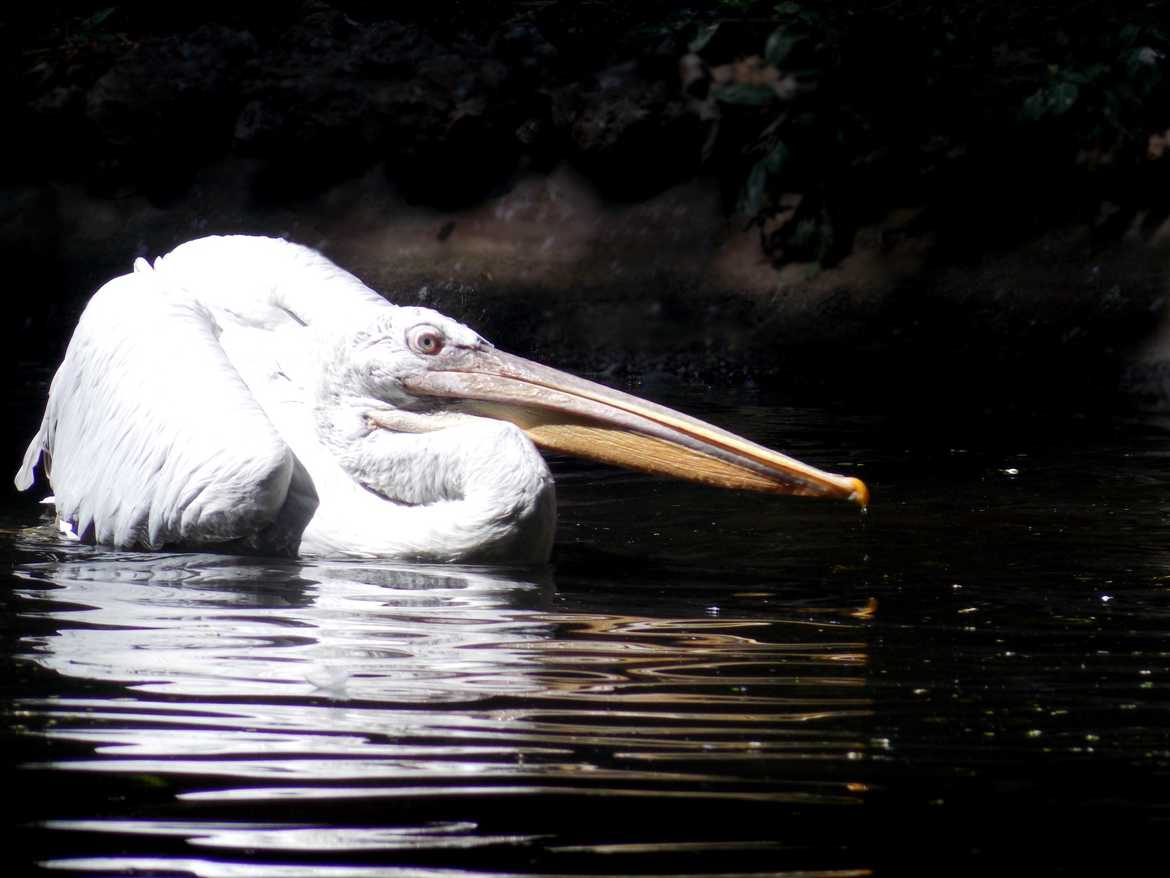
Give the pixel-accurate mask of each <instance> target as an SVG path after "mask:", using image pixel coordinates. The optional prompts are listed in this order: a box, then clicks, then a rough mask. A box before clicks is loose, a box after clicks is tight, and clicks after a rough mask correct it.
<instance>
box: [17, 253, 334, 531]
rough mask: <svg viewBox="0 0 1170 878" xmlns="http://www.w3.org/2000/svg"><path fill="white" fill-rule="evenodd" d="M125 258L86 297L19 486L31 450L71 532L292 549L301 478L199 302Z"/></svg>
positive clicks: (305, 506)
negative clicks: (121, 267)
mask: <svg viewBox="0 0 1170 878" xmlns="http://www.w3.org/2000/svg"><path fill="white" fill-rule="evenodd" d="M136 269H137V270H136V271H135V272H134V273H133V274H129V275H125V276H123V277H119V278H116V279H115V280H112V281H110V282H109V283H108V284H106V285H105V286H104V287H102V288H101V289H100V290H99V291H98V292H97V293H96V294H95V295H94V297H93V298H92V299H91V300H90V303H89V305H88V306H87V307H86V309H85V312H84V314H83V315H82V317H81V320H80V322H79V323H78V326H77V329H76V331H75V332H74V335H73V338H72V340H71V341H70V344H69V349H68V351H67V352H66V355H65V359H64V361H63V362H62V363H61V366H60V368H59V369H58V371H57V374H56V376H55V377H54V379H53V383H52V387H51V389H50V391H49V401H48V405H47V407H46V410H45V417H44V421H43V422H42V424H41V428H40V431H39V432H38V433H37V435H36V437H35V438H34V439H33V441H32V444H31V445H30V446H29V449H28V452H27V453H26V455H25V459H24V465H23V466H22V467H21V469H20V472H19V473H18V475H17V477H16V484H17V487H19V488H21V489H24V488H27V487H29V486H30V485H31V484H32V481H33V470H34V467H35V466H36V464H37V461H38V459H39V458H41V456H42V453H43V454H44V458H45V460H44V466H43V469H44V471H45V473H46V474H47V475H48V476H49V481H50V483H51V484H52V487H53V493H54V496H55V503H56V506H57V513H58V517H59V518H60V519H61V521H62V522H66V523H68V524H70V525H72V527H73V528H74V530H75V532H76V533H77V535H78V536H79V537H81V538H82V539H93V540H94V541H96V542H99V543H103V544H107V545H114V546H119V547H124V548H134V547H139V548H159V547H161V546H169V545H192V544H209V543H210V544H214V543H224V542H229V541H239V545H240V546H241V547H248V548H251V549H253V550H257V551H264V552H279V553H282V554H288V553H295V552H296V548H297V545H298V543H299V540H300V534H301V531H303V529H304V527H305V526H306V524H307V523H308V521H309V519H310V518H311V517H312V514H313V511H314V509H315V506H316V497H315V494H314V492H313V487H312V483H311V481H310V480H309V479H308V477H307V476H306V474H305V473H304V470H303V469H302V468H301V466H300V464H299V462H298V461H297V460H296V458H295V457H294V455H293V453H292V452H291V451H290V449H289V447H288V446H287V444H286V443H285V442H284V440H283V439H282V438H281V436H280V435H279V433H278V432H277V431H276V429H275V428H274V427H273V425H272V423H271V421H270V420H269V418H268V417H267V416H266V415H265V413H264V411H263V410H262V409H261V407H260V406H259V405H258V404H257V403H256V401H255V400H254V399H253V397H252V394H251V393H250V392H249V390H248V387H247V386H246V385H245V383H244V381H243V380H242V379H241V378H240V375H239V374H238V373H237V371H236V369H235V368H234V367H233V366H232V364H231V362H229V360H228V358H227V356H226V355H225V354H224V351H223V350H222V349H221V347H220V345H219V343H218V340H217V334H218V329H217V325H216V323H215V321H214V320H213V319H212V316H211V314H210V312H209V310H208V309H207V307H206V306H205V305H203V304H202V303H200V302H199V301H197V300H196V299H195V298H194V297H192V296H191V295H189V294H188V293H186V291H185V290H183V289H181V288H177V287H175V286H174V285H173V284H170V282H168V281H167V279H166V278H165V277H164V275H163V273H161V272H156V271H152V270H151V269H150V268H149V267H148V266H146V264H145V263H144V262H141V261H140V263H139V264H137V265H136Z"/></svg>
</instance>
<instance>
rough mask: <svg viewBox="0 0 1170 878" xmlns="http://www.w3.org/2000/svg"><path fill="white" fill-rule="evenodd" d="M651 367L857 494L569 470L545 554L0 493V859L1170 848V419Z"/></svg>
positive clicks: (877, 870)
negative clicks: (297, 555)
mask: <svg viewBox="0 0 1170 878" xmlns="http://www.w3.org/2000/svg"><path fill="white" fill-rule="evenodd" d="M640 390H642V391H643V392H647V393H648V395H651V396H656V397H658V398H660V399H662V400H663V401H664V402H667V403H668V404H672V405H674V406H676V407H679V408H683V409H686V410H688V411H693V412H695V413H696V414H698V415H700V416H702V417H705V418H708V419H710V420H715V421H718V422H720V423H724V424H727V425H728V426H729V427H731V428H732V429H735V430H737V431H738V432H743V433H746V434H748V435H751V436H753V437H755V438H758V439H760V440H762V441H764V442H765V443H766V444H769V445H773V446H778V447H782V448H785V449H787V450H790V451H792V452H794V453H796V454H797V455H798V456H800V457H803V458H806V459H809V460H810V461H813V462H816V463H818V464H820V465H823V466H826V467H827V468H829V469H837V470H845V471H849V472H858V473H860V474H861V475H863V476H865V477H866V479H867V481H868V482H869V483H870V487H871V489H872V491H873V498H874V502H873V506H872V508H871V511H870V514H869V515H868V516H865V517H860V516H858V515H857V514H856V512H855V511H854V510H853V509H852V508H850V507H848V506H847V504H831V503H819V502H814V501H806V500H802V499H799V498H779V499H778V498H775V497H767V496H759V495H737V494H732V493H727V492H716V491H710V490H706V489H703V488H701V487H699V486H694V485H684V484H680V483H672V482H666V481H660V480H653V479H649V478H644V477H641V476H637V475H630V474H626V473H622V472H618V471H615V470H610V469H606V468H603V467H599V466H594V465H591V464H582V463H579V462H571V461H564V460H556V461H554V471H555V472H556V474H557V482H558V494H559V499H560V502H561V506H562V520H561V525H560V530H559V533H558V539H557V548H556V552H555V556H554V561H555V567H550V568H546V569H537V570H523V569H520V570H510V569H484V568H466V567H419V566H408V565H400V564H384V563H367V562H361V563H353V562H344V563H340V562H338V563H330V562H319V563H288V562H267V561H263V560H257V559H239V558H227V557H217V556H195V555H188V556H167V555H135V554H128V553H113V552H104V551H100V550H93V549H88V548H85V547H79V546H69V545H63V544H61V543H58V542H55V541H54V540H52V539H51V537H50V536H48V535H47V534H45V533H44V532H42V531H40V530H33V531H28V530H23V528H25V527H27V525H28V524H29V523H30V519H31V518H32V517H33V515H34V513H30V511H29V508H28V506H27V505H25V506H21V507H18V508H17V509H16V510H14V511H13V512H12V513H10V514H9V515H8V516H7V517H6V518H5V520H4V522H3V523H4V524H6V525H7V526H8V529H7V530H0V555H2V556H3V558H4V559H5V560H6V561H7V562H8V565H9V569H10V572H9V573H8V574H7V575H6V579H5V585H6V586H7V587H6V588H5V589H2V590H0V603H2V604H3V611H2V612H0V644H2V652H0V662H2V664H3V666H2V671H0V687H3V691H4V694H5V696H7V697H6V698H5V699H3V700H2V701H0V705H3V709H2V710H0V734H2V735H3V743H4V753H5V759H6V760H7V761H6V770H7V777H8V779H9V781H10V783H9V788H10V789H12V790H14V791H15V795H14V796H13V797H12V798H13V799H14V800H15V801H17V802H19V804H20V812H21V813H20V817H19V818H17V821H18V822H14V821H10V823H9V826H10V827H15V828H16V829H17V832H15V833H14V834H13V839H12V841H13V843H12V844H10V845H9V847H8V848H7V849H6V853H8V854H9V862H11V863H12V864H14V865H13V868H14V869H15V870H16V872H15V873H16V874H24V873H25V872H31V871H33V869H34V867H33V865H32V864H34V863H39V864H42V869H43V870H44V871H45V872H47V873H49V874H59V873H73V874H83V875H101V874H130V873H132V874H138V875H158V876H174V875H187V876H191V875H195V876H225V878H228V876H230V878H238V876H243V878H260V876H296V878H342V876H354V878H373V876H384V875H386V876H388V875H393V876H416V875H417V876H443V878H446V876H452V878H454V876H461V878H462V876H470V875H493V876H504V875H524V876H536V875H564V876H569V875H577V876H582V875H588V876H601V875H650V874H653V875H694V876H698V875H705V876H711V875H752V876H757V878H762V876H765V875H787V876H794V875H800V876H833V878H842V876H856V875H869V874H873V875H893V876H903V875H916V874H922V875H932V876H933V875H940V874H941V875H948V876H951V875H960V874H963V875H980V876H984V875H988V874H995V873H1001V874H1005V875H1017V874H1022V875H1038V876H1039V875H1054V874H1062V875H1064V874H1073V875H1076V874H1093V875H1097V874H1119V873H1121V872H1126V873H1128V872H1130V871H1141V870H1140V865H1141V863H1142V862H1143V860H1142V857H1143V856H1144V857H1151V856H1158V857H1161V855H1162V852H1161V850H1160V847H1161V842H1160V839H1161V838H1162V836H1163V835H1164V830H1165V826H1166V822H1167V820H1170V806H1168V804H1167V803H1168V802H1170V799H1168V798H1167V794H1166V790H1167V789H1170V646H1168V644H1170V504H1168V503H1167V501H1166V491H1165V486H1166V484H1167V479H1168V478H1170V476H1168V473H1170V469H1168V468H1167V462H1168V461H1170V426H1168V425H1167V424H1165V423H1163V422H1161V421H1159V420H1157V419H1152V418H1141V419H1134V418H1122V417H1102V418H1100V419H1096V420H1094V419H1086V420H1080V419H1073V418H1065V419H1063V420H1058V421H1056V422H1054V423H1048V422H1045V421H1044V420H1043V419H1039V418H1036V419H1031V420H1028V419H1018V418H1005V419H1002V420H998V421H986V422H984V421H983V420H980V419H977V418H967V419H963V420H952V421H950V422H948V421H946V420H945V419H943V418H941V417H938V416H937V413H930V415H929V416H928V417H924V416H922V415H921V414H919V415H917V416H912V415H908V414H907V413H905V412H899V413H896V414H890V415H853V416H850V417H845V416H843V415H841V414H839V413H832V412H824V411H815V410H807V409H793V408H782V407H776V406H764V405H761V404H759V403H758V401H755V400H754V397H752V396H751V395H750V394H747V395H746V398H745V399H744V400H743V404H741V405H738V406H734V407H729V406H728V405H727V403H726V400H719V399H715V398H714V397H712V398H711V399H704V398H703V397H702V396H701V395H691V396H689V397H687V396H679V395H674V396H671V395H669V394H667V393H661V392H659V391H660V390H661V388H656V389H647V388H640ZM1135 866H1137V867H1138V868H1136V869H1135V868H1133V867H1135ZM24 867H27V868H24ZM22 868H23V871H22ZM1146 871H1148V872H1152V873H1157V871H1158V870H1157V869H1153V870H1149V869H1147V870H1146Z"/></svg>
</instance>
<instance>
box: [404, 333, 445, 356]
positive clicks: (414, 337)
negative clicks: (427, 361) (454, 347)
mask: <svg viewBox="0 0 1170 878" xmlns="http://www.w3.org/2000/svg"><path fill="white" fill-rule="evenodd" d="M444 342H446V339H445V338H444V337H443V333H441V332H439V330H437V329H435V327H433V326H415V327H414V328H413V329H411V330H410V331H409V332H407V333H406V343H407V344H408V345H410V349H411V350H412V351H414V352H415V353H416V354H423V355H425V356H428V357H433V356H434V355H435V354H437V353H438V352H439V351H441V350H442V349H443V344H444Z"/></svg>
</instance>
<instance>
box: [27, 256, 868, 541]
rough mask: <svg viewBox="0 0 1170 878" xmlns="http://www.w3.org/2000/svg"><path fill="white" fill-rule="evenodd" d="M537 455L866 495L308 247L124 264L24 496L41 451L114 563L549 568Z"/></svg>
mask: <svg viewBox="0 0 1170 878" xmlns="http://www.w3.org/2000/svg"><path fill="white" fill-rule="evenodd" d="M534 440H535V441H536V442H538V443H540V444H544V445H546V446H549V447H553V448H560V449H564V450H568V451H574V452H577V453H583V454H586V455H588V456H593V457H597V458H600V459H604V460H610V461H613V462H617V463H625V464H627V465H632V466H635V467H637V468H640V469H646V470H649V471H657V472H668V473H671V474H674V475H681V476H683V477H689V478H696V479H699V480H702V481H708V482H713V483H716V484H724V485H727V486H729V487H749V488H756V489H761V490H776V491H782V492H787V493H821V494H838V495H841V496H851V497H852V498H853V499H855V500H859V501H860V502H864V499H865V488H864V485H862V484H861V483H860V482H859V481H857V480H856V479H850V478H847V477H843V476H835V475H832V474H829V473H821V472H820V471H818V470H815V469H813V468H811V467H807V466H805V465H803V464H800V463H799V462H796V461H792V460H791V459H790V458H785V457H783V456H782V455H778V454H776V453H775V452H769V451H768V450H767V449H762V448H760V447H759V446H755V445H752V444H751V443H748V442H747V441H746V440H742V439H740V438H739V437H735V436H733V435H732V434H727V433H724V432H723V431H719V430H718V429H717V428H714V427H711V426H710V425H706V424H703V423H702V422H699V421H694V420H693V419H690V418H687V417H686V416H684V415H681V414H679V413H677V412H672V411H670V410H669V409H663V408H661V407H659V406H654V405H653V404H651V403H646V402H644V401H642V400H638V399H637V398H635V397H630V396H628V395H626V394H621V393H618V392H617V391H613V390H609V389H608V388H604V387H601V386H600V385H595V384H592V383H591V382H586V381H582V380H581V379H575V378H572V377H571V376H568V375H565V374H564V373H559V372H556V371H555V370H551V369H547V368H545V367H541V366H538V365H537V364H535V363H530V362H528V361H526V360H521V359H519V358H516V357H511V356H509V355H507V354H503V353H501V352H498V351H496V350H495V349H494V348H493V347H492V346H491V345H490V344H488V343H487V342H486V341H484V340H483V339H482V338H480V337H479V336H478V335H477V334H476V333H475V332H473V331H472V330H471V329H469V328H467V327H466V326H463V325H462V324H460V323H457V322H456V321H454V320H451V319H450V318H447V317H445V316H443V315H441V314H439V313H437V312H435V311H432V310H430V309H426V308H407V307H399V306H395V305H391V304H389V303H388V302H386V301H385V300H384V299H383V298H382V297H381V296H379V295H378V294H377V293H375V292H374V291H372V290H370V289H369V288H368V287H366V286H365V285H364V284H362V283H361V282H360V281H358V280H357V279H356V278H355V277H353V276H352V275H350V274H348V273H346V272H344V271H342V270H341V269H339V268H338V267H336V266H335V265H333V264H332V263H331V262H329V261H328V260H327V259H325V258H324V257H322V256H320V255H319V254H317V253H315V252H314V251H312V250H309V249H308V248H305V247H301V246H298V245H295V244H290V243H288V242H286V241H282V240H278V239H270V238H253V237H245V236H234V237H214V238H203V239H200V240H197V241H191V242H189V243H187V244H184V245H182V246H180V247H178V248H177V249H176V250H174V251H173V252H171V253H170V254H168V255H166V256H164V257H161V258H160V259H158V260H156V261H155V263H154V265H153V266H151V265H149V264H148V263H146V262H145V260H138V262H137V263H136V264H135V270H134V271H133V272H132V273H130V274H127V275H124V276H122V277H118V278H115V279H114V280H112V281H110V282H109V283H107V284H106V285H105V286H103V287H102V288H101V289H100V290H98V292H97V293H96V294H94V296H93V298H92V300H91V301H90V303H89V305H88V306H87V308H86V310H85V312H84V314H83V315H82V317H81V320H80V321H79V323H78V326H77V329H76V331H75V333H74V335H73V338H72V340H71V342H70V344H69V348H68V351H67V352H66V355H65V358H64V360H63V362H62V363H61V366H60V368H59V369H58V371H57V374H56V376H55V377H54V379H53V383H52V387H51V389H50V393H49V401H48V405H47V407H46V411H45V417H44V420H43V422H42V424H41V428H40V431H39V432H38V433H37V435H36V436H35V437H34V439H33V441H32V443H31V444H30V446H29V449H28V452H27V454H26V455H25V459H24V464H23V466H22V467H21V469H20V472H19V473H18V475H17V479H16V482H17V486H18V487H20V488H22V489H24V488H27V487H29V486H30V485H31V484H32V482H33V476H34V468H35V467H36V465H37V462H38V460H39V459H41V458H42V455H43V457H44V462H43V467H42V468H43V470H44V471H45V473H46V474H47V475H48V477H49V479H50V482H51V484H52V488H53V494H54V498H53V499H54V503H55V504H56V509H57V516H58V520H59V521H60V522H61V524H62V526H63V528H64V529H66V530H68V531H70V532H72V533H73V534H75V535H76V536H77V537H78V538H81V539H84V540H90V541H93V542H97V543H101V544H105V545H111V546H117V547H124V548H149V549H157V548H162V547H209V546H210V547H218V548H224V549H228V550H239V551H252V552H261V553H266V554H298V553H300V554H317V555H350V556H371V557H375V556H376V557H393V558H411V559H422V560H437V561H456V560H458V561H470V560H477V561H479V560H506V561H540V560H544V559H546V558H547V557H548V555H549V552H550V549H551V546H552V539H553V531H554V526H555V516H556V511H555V497H554V488H553V482H552V478H551V476H550V474H549V471H548V467H547V466H546V465H545V463H544V460H543V458H542V457H541V455H540V453H539V452H538V451H537V450H536V448H535V446H534V444H533V442H534ZM769 455H770V456H769Z"/></svg>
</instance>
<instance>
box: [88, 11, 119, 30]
mask: <svg viewBox="0 0 1170 878" xmlns="http://www.w3.org/2000/svg"><path fill="white" fill-rule="evenodd" d="M117 11H118V7H117V6H107V7H106V8H105V9H99V10H98V11H97V12H95V13H94V14H93V15H91V16H89V18H85V19H82V22H81V25H82V27H84V28H86V29H90V30H91V29H94V28H98V27H101V26H102V25H103V24H104V23H105V20H106V19H107V18H109V17H110V16H111V15H113V14H114V13H115V12H117Z"/></svg>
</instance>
